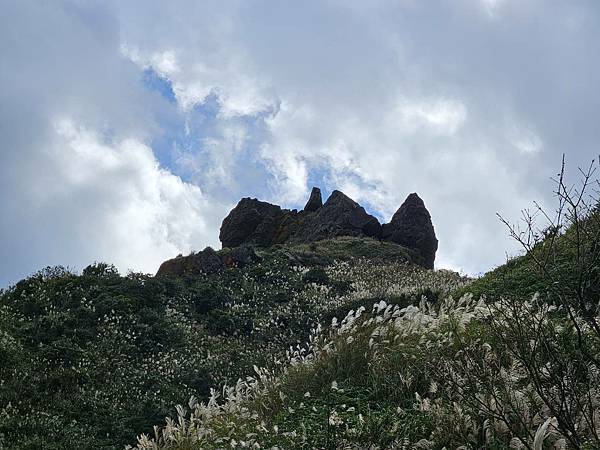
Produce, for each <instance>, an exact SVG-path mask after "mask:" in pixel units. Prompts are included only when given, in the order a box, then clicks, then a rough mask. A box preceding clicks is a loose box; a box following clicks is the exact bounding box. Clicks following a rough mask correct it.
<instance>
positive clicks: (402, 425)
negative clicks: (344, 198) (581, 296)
mask: <svg viewBox="0 0 600 450" xmlns="http://www.w3.org/2000/svg"><path fill="white" fill-rule="evenodd" d="M587 244H589V245H596V243H595V242H591V243H589V242H588V243H587ZM547 248H548V244H547V242H546V243H542V244H540V245H538V246H537V247H536V249H535V250H534V252H535V255H536V257H538V258H543V257H545V256H546V255H547V253H546V251H547ZM573 248H574V247H573V231H572V230H567V232H566V233H565V234H563V235H562V236H560V237H558V240H557V242H556V247H555V251H554V252H552V254H551V256H552V259H551V263H550V264H549V266H548V267H547V269H548V270H549V272H550V273H551V275H552V277H553V279H554V280H558V282H559V283H560V284H561V285H565V286H568V285H571V284H573V283H574V282H576V278H577V270H576V259H575V253H574V250H573ZM438 273H439V274H440V275H441V273H440V272H438ZM433 278H434V274H432V278H431V279H430V280H429V283H432V284H436V282H434V281H433ZM440 283H441V284H443V283H444V280H442V279H440V280H438V282H437V286H438V288H437V290H438V291H441V292H452V294H453V296H454V298H455V299H456V298H458V297H461V296H462V295H464V294H472V295H473V297H475V298H479V297H480V296H486V297H487V298H488V300H491V301H493V300H495V299H499V298H502V297H504V298H511V299H515V300H518V301H522V302H523V304H524V306H523V309H522V311H518V310H517V311H516V312H508V311H504V312H503V313H506V314H507V320H505V321H495V322H494V326H493V327H492V326H490V325H489V323H490V321H489V319H485V320H479V319H477V317H483V316H478V314H480V313H477V311H479V310H480V309H481V310H484V311H488V310H487V309H486V308H480V307H479V306H477V305H475V304H473V303H472V301H470V300H469V297H468V296H467V297H465V298H464V299H463V300H462V303H461V304H458V305H457V304H451V305H449V306H448V307H447V308H442V311H437V312H436V311H434V312H428V311H427V310H426V309H425V310H421V311H419V312H418V314H417V316H416V317H417V318H418V320H417V319H414V318H410V319H407V321H406V322H401V324H400V325H398V324H397V323H392V322H394V320H399V319H397V318H396V319H394V318H393V317H396V315H397V317H400V318H402V317H404V316H408V315H409V312H407V311H406V310H404V311H399V310H398V309H391V310H390V309H389V308H385V309H384V310H381V309H380V308H379V306H377V304H375V305H373V303H374V302H373V299H374V298H381V296H378V295H373V296H365V298H364V299H363V301H362V302H361V303H357V304H356V306H359V305H362V306H365V307H366V312H365V313H364V314H363V315H362V317H361V318H360V319H357V320H356V321H355V324H354V325H352V326H351V327H349V328H348V327H344V326H341V327H339V328H338V329H336V328H335V327H334V328H333V329H332V331H331V333H325V334H324V335H322V336H321V337H320V338H315V341H314V342H313V346H311V348H310V350H311V352H312V353H311V354H312V357H311V358H309V359H303V358H299V359H300V360H301V362H299V363H298V362H297V361H296V360H295V359H292V361H291V363H290V365H289V367H287V369H285V370H284V371H283V373H279V374H277V373H276V374H274V375H271V376H266V375H263V378H262V379H261V377H257V378H258V379H259V380H260V381H256V380H252V381H251V382H250V383H248V385H244V386H242V387H240V388H239V389H240V390H241V391H242V392H245V394H243V395H241V396H240V397H239V398H236V397H235V396H233V400H231V401H225V402H224V403H222V406H221V407H218V406H216V404H213V405H212V407H211V406H210V405H209V406H208V407H206V408H204V407H203V408H196V409H195V410H194V411H193V412H192V413H191V415H189V416H188V415H186V414H183V415H181V416H180V420H181V421H182V422H180V423H183V425H180V426H179V427H175V428H170V429H169V428H167V429H163V430H162V431H161V433H162V435H161V434H159V435H158V436H157V439H156V440H155V441H146V440H142V442H141V444H140V448H144V449H156V448H158V449H177V450H183V449H198V448H203V449H204V448H223V447H226V446H231V447H233V448H243V447H245V446H252V445H254V446H255V447H256V448H272V447H273V448H274V447H275V446H276V447H278V448H328V449H329V448H331V449H334V448H435V449H442V448H457V447H459V446H461V445H465V447H461V448H473V449H475V448H487V449H504V448H508V447H509V445H510V446H511V447H512V446H513V445H514V446H517V447H518V441H517V442H515V441H514V439H521V440H522V441H523V442H527V443H528V444H529V445H532V443H533V441H534V440H535V434H536V431H537V430H538V428H539V427H540V425H541V423H542V422H543V418H544V417H546V416H545V415H544V414H547V411H546V412H545V413H544V409H543V401H542V399H541V398H540V397H539V395H538V393H537V391H536V389H535V386H532V385H531V380H530V377H529V375H528V373H527V371H526V370H525V369H524V367H523V366H522V365H520V361H519V359H518V358H515V357H514V356H511V355H510V353H509V351H508V349H509V348H514V347H516V346H518V345H520V344H522V342H523V336H520V335H518V334H515V332H514V329H513V325H512V320H513V319H511V317H513V318H514V317H521V318H524V319H525V320H526V321H529V320H530V319H532V318H534V317H536V315H537V314H539V309H537V307H536V306H529V305H528V304H525V302H526V301H528V300H529V299H531V297H532V295H533V294H534V293H535V292H541V293H542V295H543V294H544V293H549V292H551V291H552V289H551V288H552V286H550V285H549V284H548V281H547V279H546V278H544V277H543V276H541V274H540V271H539V269H538V267H537V265H536V264H535V263H534V262H533V259H532V257H531V255H526V256H522V257H519V258H515V259H512V260H510V261H509V262H507V264H505V265H503V266H501V267H499V268H497V269H495V270H493V271H491V272H490V273H488V274H486V275H485V276H483V277H481V278H480V279H478V280H475V281H474V282H472V283H468V284H466V285H463V286H460V287H458V288H457V289H452V288H450V287H449V286H448V287H447V288H446V289H444V288H439V284H440ZM420 287H421V289H423V290H426V289H427V288H428V284H427V283H422V284H421V285H420ZM371 310H372V312H371ZM481 314H484V315H485V313H481ZM511 314H516V316H511ZM520 314H522V316H520ZM338 317H343V316H338ZM552 320H554V319H552ZM556 320H557V324H558V325H559V326H558V327H557V328H556V329H555V328H554V325H553V322H549V323H548V324H547V325H545V326H549V327H551V328H550V329H551V330H552V331H551V333H556V338H557V340H556V341H555V342H554V343H553V345H556V348H555V349H554V350H553V351H552V352H551V354H553V356H552V358H554V359H549V360H548V364H551V363H553V362H555V361H556V358H557V357H558V358H559V359H558V361H561V358H564V359H565V360H566V361H568V360H569V359H571V357H574V356H573V355H572V354H571V353H570V352H573V351H574V350H573V349H574V348H576V347H573V346H574V345H575V346H576V345H577V344H574V342H575V341H574V336H573V335H572V334H569V333H570V331H569V329H568V328H567V327H565V326H564V325H561V324H562V322H560V320H561V319H560V318H558V319H556ZM423 323H425V324H428V325H422V324H423ZM378 324H379V325H378ZM407 330H408V331H407ZM411 330H412V331H411ZM559 330H560V331H559ZM571 331H572V330H571ZM559 335H560V336H561V337H560V339H558V336H559ZM535 337H536V336H535V335H532V336H531V337H530V339H534V338H535ZM561 352H563V353H561ZM557 355H558V356H557ZM547 356H548V355H547ZM536 357H541V356H540V355H538V356H536ZM548 367H551V366H550V365H549V366H548ZM589 376H590V374H588V375H586V376H584V377H583V380H584V381H585V383H589V378H588V377H589ZM586 380H587V381H586ZM453 383H454V384H453ZM457 386H458V387H460V388H459V389H457ZM486 386H487V387H489V390H487V389H488V388H486ZM586 386H589V385H588V384H584V387H583V392H584V395H585V396H587V395H588V391H587V389H590V388H589V387H586ZM592 386H594V384H592ZM244 389H247V391H244ZM595 389H596V388H595V387H593V388H592V390H591V391H589V394H590V395H591V396H592V397H594V396H595V395H598V394H599V393H598V392H597V391H596V390H595ZM470 390H472V393H473V395H472V396H469V391H470ZM497 396H498V398H496V397H497ZM515 398H520V399H521V400H519V401H518V402H516V403H514V404H512V405H511V402H515V400H514V399H515ZM586 398H587V397H586ZM469 399H477V401H476V402H474V404H471V403H469ZM479 401H484V402H492V404H498V403H497V401H504V402H506V403H505V407H506V408H507V410H508V413H506V414H508V417H509V419H508V423H509V424H510V428H511V429H510V430H507V427H506V425H505V424H502V423H500V422H497V421H495V420H496V419H494V418H493V417H494V416H493V415H492V416H490V415H489V413H486V412H485V410H482V409H481V405H479V404H477V402H479ZM494 402H496V403H494ZM509 405H510V406H509ZM515 405H516V406H515ZM540 405H542V406H540ZM186 420H187V422H186ZM553 433H554V434H553ZM204 435H205V436H206V438H203V437H202V436H204ZM541 438H545V442H546V444H551V443H555V444H556V445H557V447H556V448H563V447H561V445H564V444H563V443H561V442H562V441H561V440H560V435H558V434H557V433H555V432H554V431H552V432H549V433H547V435H546V436H544V435H543V434H542V436H541ZM539 439H540V437H539V436H538V440H539ZM563 439H564V437H563ZM538 445H539V443H538ZM580 445H581V447H582V448H595V447H594V446H593V444H585V443H580ZM536 448H537V447H536ZM539 448H542V447H539ZM544 448H546V447H544ZM548 448H549V447H548ZM552 448H555V447H552Z"/></svg>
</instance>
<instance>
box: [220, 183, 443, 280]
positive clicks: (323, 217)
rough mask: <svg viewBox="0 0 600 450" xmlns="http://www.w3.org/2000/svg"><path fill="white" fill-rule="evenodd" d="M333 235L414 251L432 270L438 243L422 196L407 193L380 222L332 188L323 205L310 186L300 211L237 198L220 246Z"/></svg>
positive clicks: (275, 242)
mask: <svg viewBox="0 0 600 450" xmlns="http://www.w3.org/2000/svg"><path fill="white" fill-rule="evenodd" d="M336 236H357V237H360V236H366V237H372V238H376V239H383V240H386V241H391V242H395V243H396V244H399V245H402V246H404V247H408V248H411V249H413V250H417V252H418V253H419V254H420V255H421V256H422V261H420V263H421V264H422V265H423V266H425V267H428V268H433V263H434V260H435V253H436V251H437V245H438V241H437V239H436V237H435V232H434V229H433V224H432V223H431V216H430V215H429V212H428V211H427V209H426V208H425V204H424V203H423V200H421V198H419V196H418V195H417V194H415V193H413V194H410V195H409V196H408V197H407V199H406V200H405V201H404V203H403V204H402V206H400V208H399V209H398V211H397V212H396V213H395V214H394V216H393V217H392V220H391V221H390V223H388V224H385V225H383V226H382V225H381V224H380V223H379V221H378V220H377V218H376V217H374V216H372V215H370V214H368V213H367V212H366V211H365V209H364V208H363V207H362V206H360V205H359V204H358V203H356V202H355V201H354V200H352V199H351V198H350V197H348V196H347V195H345V194H344V193H343V192H341V191H338V190H335V191H333V192H332V193H331V195H330V196H329V198H328V199H327V201H326V202H325V203H324V204H323V203H322V199H321V190H320V189H319V188H317V187H314V188H313V189H312V192H311V195H310V198H309V200H308V202H307V203H306V206H305V207H304V210H303V211H301V212H300V213H298V212H297V211H296V210H288V209H282V208H281V207H279V206H277V205H272V204H270V203H267V202H262V201H260V200H257V199H255V198H243V199H242V200H240V202H239V203H238V204H237V206H236V207H235V208H233V209H232V210H231V212H230V213H229V215H228V216H227V217H226V218H225V219H224V220H223V224H222V226H221V230H220V234H219V238H220V240H221V242H222V244H223V247H230V248H232V247H237V246H240V245H243V244H251V245H258V246H270V245H274V244H282V243H285V242H314V241H318V240H323V239H328V238H332V237H336Z"/></svg>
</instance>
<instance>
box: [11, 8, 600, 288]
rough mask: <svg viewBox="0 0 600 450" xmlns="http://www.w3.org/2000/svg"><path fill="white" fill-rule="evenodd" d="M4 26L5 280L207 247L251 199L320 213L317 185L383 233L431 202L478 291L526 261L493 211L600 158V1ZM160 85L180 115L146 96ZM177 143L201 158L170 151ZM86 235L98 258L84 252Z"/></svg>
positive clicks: (27, 12)
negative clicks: (480, 284) (518, 259)
mask: <svg viewBox="0 0 600 450" xmlns="http://www.w3.org/2000/svg"><path fill="white" fill-rule="evenodd" d="M107 5H108V6H107ZM3 12H4V14H3V16H2V18H0V102H1V103H2V104H3V106H5V108H3V110H0V132H1V133H2V138H3V149H2V151H1V152H0V187H1V188H2V190H0V206H2V207H3V209H4V210H6V211H12V212H13V214H10V215H9V216H8V217H7V218H6V219H5V220H4V222H3V223H0V231H1V232H2V233H1V234H0V244H1V245H2V247H3V248H2V249H0V250H2V253H3V254H11V255H13V259H12V260H10V262H9V260H6V261H4V262H3V263H2V264H1V265H0V269H2V271H4V272H5V273H7V274H8V275H6V277H7V279H8V278H10V279H14V278H15V277H16V276H17V275H22V274H23V273H24V272H27V271H31V270H34V269H35V268H37V267H40V266H41V265H43V264H45V263H63V264H83V263H84V261H86V262H89V261H90V260H93V259H98V258H99V257H100V256H97V255H101V256H102V258H104V257H105V256H106V259H109V260H111V261H114V260H116V259H118V260H119V261H120V262H119V264H120V265H121V266H131V267H134V268H135V267H136V265H138V261H144V262H143V263H142V262H140V263H139V265H141V264H146V262H145V261H151V260H152V261H154V260H157V259H159V257H162V256H161V255H166V254H167V253H169V252H173V253H178V252H179V251H185V250H186V249H187V248H190V246H193V247H195V248H199V247H202V246H203V245H206V244H207V243H213V242H214V240H215V236H216V233H217V232H218V224H219V222H220V220H221V219H222V217H223V215H224V214H225V210H226V209H227V208H228V207H230V206H231V205H232V204H233V203H235V201H237V199H238V198H237V197H238V195H239V196H242V195H244V196H245V195H252V196H254V195H262V196H264V197H267V199H269V200H272V201H278V202H281V203H283V204H284V205H286V206H301V205H302V204H303V202H304V200H305V196H306V195H307V193H308V189H309V188H310V186H309V183H312V182H322V183H324V184H325V186H322V187H323V188H325V189H326V190H327V189H335V188H341V189H342V190H344V191H346V192H347V193H348V194H350V195H352V196H353V197H355V199H356V200H358V201H360V202H362V203H365V204H367V206H368V207H369V208H370V209H371V210H373V211H375V212H377V213H378V214H379V215H380V216H382V217H383V218H385V219H387V218H388V217H389V216H390V215H391V214H392V213H393V212H394V210H395V209H396V208H397V207H398V205H399V204H400V203H401V202H402V200H403V199H404V197H405V196H406V195H407V194H408V193H410V192H413V191H416V192H418V193H419V194H420V195H421V196H422V197H423V198H424V200H425V202H426V204H427V206H428V207H429V209H430V211H431V213H432V216H433V220H434V224H435V226H436V231H437V233H438V236H439V238H440V250H439V254H438V255H439V256H438V261H439V263H440V265H446V264H447V265H450V266H451V267H455V268H462V269H464V270H467V271H469V272H480V271H482V270H485V269H487V268H489V267H491V266H492V265H494V264H498V263H501V262H503V260H504V254H505V250H506V249H507V248H508V249H509V251H512V250H510V249H511V247H510V245H511V244H510V241H509V240H508V239H507V237H506V233H505V230H503V228H502V227H501V226H500V225H499V224H498V222H497V220H496V218H495V212H496V211H499V212H501V213H503V214H504V215H505V216H507V217H509V218H513V217H514V218H516V217H517V216H518V214H519V210H520V209H522V208H524V207H526V206H528V205H529V204H530V202H531V201H532V200H534V199H535V200H539V201H542V202H548V201H549V197H550V188H551V186H550V183H549V182H548V178H549V176H550V175H552V174H553V173H554V172H555V170H556V167H557V164H558V163H559V162H560V155H561V153H563V152H567V154H568V161H569V164H570V166H571V167H572V168H573V169H575V166H577V165H579V164H585V163H586V161H587V160H589V159H591V158H592V157H593V156H594V155H595V154H596V153H597V142H598V129H597V124H596V122H597V117H598V116H599V115H600V93H599V92H598V91H597V90H595V89H593V87H594V86H595V85H596V84H597V80H596V78H597V73H598V70H600V67H599V66H598V59H597V58H596V57H595V56H596V55H597V54H599V53H600V48H599V46H600V44H599V43H600V32H599V30H600V27H598V23H600V7H599V6H598V5H597V4H596V3H595V2H576V3H575V2H566V1H565V2H556V3H555V4H553V6H552V7H551V8H549V7H547V5H546V4H545V3H544V2H540V1H539V0H527V1H522V2H521V1H519V2H516V1H515V2H511V1H506V0H502V1H487V0H485V1H484V0H481V1H473V2H470V1H456V2H448V1H439V2H419V1H414V0H406V1H402V2H392V1H387V0H381V1H376V2H356V1H350V2H347V1H343V2H342V1H339V0H331V1H323V2H322V1H307V2H292V3H290V2H275V3H273V2H262V1H258V2H246V1H232V2H226V3H224V2H220V1H216V0H214V1H212V0H209V1H207V2H193V1H188V0H175V1H172V2H160V1H147V2H144V6H143V8H142V7H140V5H139V4H138V3H136V2H116V1H115V2H112V3H109V4H105V3H102V4H101V3H93V2H92V3H89V4H88V3H80V2H72V1H68V2H64V3H62V2H58V3H53V4H44V5H42V6H40V5H39V4H38V3H36V2H33V1H28V0H24V1H22V2H18V3H15V4H13V5H7V6H6V8H5V11H3ZM24 30H27V32H26V33H25V32H24ZM149 67H151V68H152V69H154V70H155V71H156V72H157V73H158V74H159V75H160V76H162V77H164V78H165V79H167V80H169V81H170V82H171V84H172V88H173V91H174V94H175V97H176V100H177V103H176V106H173V105H171V104H170V103H169V102H167V101H166V100H164V99H161V98H160V96H159V95H158V94H157V93H153V92H151V91H149V90H147V89H144V88H143V85H142V83H141V81H140V80H141V71H142V70H143V69H145V68H149ZM215 109H216V111H214V110H215ZM211 111H212V112H211ZM56 117H64V118H68V122H64V123H63V125H61V126H59V127H58V129H57V128H55V125H56V122H55V119H56ZM65 124H66V125H65ZM177 130H179V131H177ZM57 131H58V134H57ZM174 132H177V133H181V134H183V136H182V139H181V141H182V142H180V141H177V142H175V143H173V145H171V146H170V147H168V146H167V147H165V146H163V147H161V148H158V147H154V148H151V146H153V145H154V144H153V143H154V142H155V141H156V138H157V136H162V135H163V134H164V135H167V136H169V133H174ZM171 147H172V148H171ZM169 151H172V152H173V153H172V154H168V155H166V154H167V153H168V152H169ZM153 153H154V154H153ZM61 155H63V156H61ZM67 155H68V157H67ZM165 155H166V156H165ZM157 159H160V160H161V161H163V160H165V161H168V162H170V165H169V167H168V168H167V167H162V168H161V167H160V166H158V163H157ZM169 171H170V172H171V173H170V172H169ZM178 174H179V175H181V176H183V177H184V178H185V179H186V180H187V181H188V182H189V183H184V182H183V181H182V180H181V179H180V178H178V177H177V175H178ZM191 183H194V184H196V185H197V186H200V189H201V190H199V189H198V188H197V187H194V186H193V185H192V184H191ZM234 194H235V195H234ZM57 199H62V202H59V201H58V200H57ZM133 199H136V200H137V201H138V204H137V206H136V204H135V203H134V202H133ZM128 200H131V201H128ZM90 204H98V205H101V207H98V208H95V209H93V208H91V207H90V206H89V205H90ZM195 205H196V206H195ZM216 205H219V206H216ZM186 211H187V212H186ZM89 217H93V218H94V219H93V220H92V219H89ZM42 218H43V219H42ZM137 218H140V220H137ZM37 223H43V224H44V226H43V227H42V226H37ZM121 224H123V225H122V228H120V225H121ZM194 224H195V225H194ZM65 230H67V231H65ZM86 230H93V231H94V230H95V231H94V232H95V233H96V237H95V238H94V241H97V242H98V245H92V243H91V241H87V244H86V245H88V247H85V248H84V247H83V246H82V244H81V241H78V240H76V239H72V237H77V236H78V235H79V233H82V232H86V233H87V231H86ZM132 234H133V235H135V239H133V240H132V242H131V249H130V250H129V251H127V250H125V249H126V248H127V246H126V245H124V244H123V242H124V240H125V238H124V237H123V236H125V235H132ZM5 236H7V237H5ZM50 237H52V239H50ZM53 239H55V240H56V243H54V241H53ZM72 241H74V242H75V243H74V244H73V243H72ZM32 243H33V244H32ZM144 248H146V253H144V250H143V249H144ZM48 255H49V256H48ZM111 255H113V256H114V257H111ZM167 256H171V255H167ZM0 282H1V281H0Z"/></svg>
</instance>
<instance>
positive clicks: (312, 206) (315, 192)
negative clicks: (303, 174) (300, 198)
mask: <svg viewBox="0 0 600 450" xmlns="http://www.w3.org/2000/svg"><path fill="white" fill-rule="evenodd" d="M321 206H323V199H322V198H321V189H319V188H318V187H313V188H312V191H311V192H310V198H309V199H308V202H306V205H305V206H304V211H306V212H313V211H316V210H317V209H319V208H320V207H321Z"/></svg>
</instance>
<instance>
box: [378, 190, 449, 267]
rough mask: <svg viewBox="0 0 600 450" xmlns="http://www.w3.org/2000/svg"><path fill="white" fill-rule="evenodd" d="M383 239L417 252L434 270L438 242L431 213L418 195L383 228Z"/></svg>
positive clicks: (408, 198)
mask: <svg viewBox="0 0 600 450" xmlns="http://www.w3.org/2000/svg"><path fill="white" fill-rule="evenodd" d="M381 239H384V240H386V241H391V242H395V243H396V244H400V245H402V246H404V247H408V248H411V249H414V250H417V251H418V252H419V253H420V254H421V256H422V257H423V265H424V266H425V267H426V268H428V269H433V264H434V261H435V253H436V251H437V248H438V240H437V238H436V237H435V230H434V229H433V224H432V223H431V216H430V215H429V211H427V208H426V207H425V203H424V202H423V200H421V198H420V197H419V196H418V195H417V194H416V193H412V194H410V195H409V196H408V197H407V198H406V200H405V201H404V203H403V204H402V205H401V206H400V208H399V209H398V211H396V213H395V214H394V215H393V217H392V220H391V221H390V223H387V224H385V225H383V226H382V228H381Z"/></svg>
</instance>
